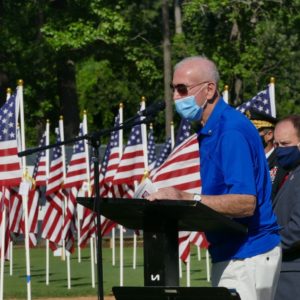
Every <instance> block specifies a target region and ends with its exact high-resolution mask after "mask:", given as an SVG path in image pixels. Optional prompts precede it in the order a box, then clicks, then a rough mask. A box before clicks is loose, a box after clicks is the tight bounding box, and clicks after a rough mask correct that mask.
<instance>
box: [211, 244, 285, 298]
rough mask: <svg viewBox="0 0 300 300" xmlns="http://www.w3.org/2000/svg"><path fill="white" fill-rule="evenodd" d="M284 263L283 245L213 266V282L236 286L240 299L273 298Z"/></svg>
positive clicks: (225, 285) (218, 284)
mask: <svg viewBox="0 0 300 300" xmlns="http://www.w3.org/2000/svg"><path fill="white" fill-rule="evenodd" d="M280 266H281V246H277V247H275V248H273V249H272V250H270V251H268V252H266V253H263V254H260V255H256V256H253V257H250V258H246V259H239V260H236V259H235V260H230V261H224V262H219V263H214V264H213V265H212V285H213V286H214V287H226V288H228V289H236V291H237V292H238V293H239V295H240V298H241V300H273V299H274V295H275V291H276V287H277V282H278V278H279V272H280Z"/></svg>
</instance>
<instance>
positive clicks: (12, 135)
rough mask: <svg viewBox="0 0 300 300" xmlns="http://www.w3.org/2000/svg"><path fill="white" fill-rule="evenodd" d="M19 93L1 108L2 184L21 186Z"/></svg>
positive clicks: (0, 165)
mask: <svg viewBox="0 0 300 300" xmlns="http://www.w3.org/2000/svg"><path fill="white" fill-rule="evenodd" d="M17 118H18V103H17V95H16V94H14V95H12V96H11V97H10V98H9V99H8V100H7V102H6V103H5V104H4V105H3V106H2V107H1V108H0V185H1V186H19V184H20V183H21V179H22V170H21V161H20V159H19V157H18V155H17V153H18V145H17V132H16V123H17Z"/></svg>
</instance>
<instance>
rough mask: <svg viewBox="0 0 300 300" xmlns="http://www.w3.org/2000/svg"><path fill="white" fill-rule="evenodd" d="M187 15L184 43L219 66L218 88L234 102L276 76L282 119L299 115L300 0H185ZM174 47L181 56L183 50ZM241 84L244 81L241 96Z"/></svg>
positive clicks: (246, 96)
mask: <svg viewBox="0 0 300 300" xmlns="http://www.w3.org/2000/svg"><path fill="white" fill-rule="evenodd" d="M183 11H184V32H185V39H184V40H183V41H182V42H183V43H185V41H186V40H188V41H190V42H189V43H190V44H192V45H195V46H196V50H197V52H198V53H199V54H202V53H203V54H205V55H207V56H208V57H210V58H212V59H213V60H214V61H215V62H216V63H217V65H218V67H219V70H220V73H221V82H220V87H221V88H222V87H223V86H224V85H225V84H228V85H229V87H230V95H231V100H232V103H233V104H235V105H236V104H238V103H240V102H242V101H245V100H248V99H249V98H251V97H253V96H254V95H255V94H256V93H257V92H258V91H259V90H261V89H263V88H265V86H266V85H267V84H268V83H269V80H270V77H275V78H276V79H277V80H276V83H277V84H276V103H277V111H278V113H279V116H283V115H285V114H288V113H292V112H295V113H296V112H298V113H299V106H297V105H296V104H297V99H299V92H300V85H299V84H298V82H299V75H298V74H299V71H300V70H299V64H295V63H294V62H295V61H297V60H298V59H299V54H300V52H299V51H300V50H299V46H298V45H299V26H298V25H299V11H300V6H299V1H289V2H288V3H287V2H278V1H237V0H236V1H215V0H210V1H203V0H193V1H185V2H184V5H183ZM191 40H192V42H191ZM175 46H176V48H175V49H176V50H177V52H178V53H179V56H180V51H179V50H178V49H180V48H183V46H182V44H180V43H179V45H178V44H175ZM189 50H190V51H191V54H193V53H194V52H195V51H194V50H193V48H192V47H189ZM177 52H175V53H176V54H177V55H178V53H177ZM237 80H240V82H241V83H242V87H241V90H240V91H239V94H236V88H235V84H236V81H237ZM291 99H294V100H291ZM298 101H299V100H298ZM287 102H288V103H287ZM298 103H299V102H298Z"/></svg>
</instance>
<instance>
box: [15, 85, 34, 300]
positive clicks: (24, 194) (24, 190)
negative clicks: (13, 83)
mask: <svg viewBox="0 0 300 300" xmlns="http://www.w3.org/2000/svg"><path fill="white" fill-rule="evenodd" d="M17 99H18V101H19V108H20V123H21V151H24V150H25V121H24V100H23V80H18V87H17ZM22 169H23V178H22V183H21V185H20V191H19V193H20V194H21V195H22V204H23V213H24V225H25V230H24V231H25V232H24V234H25V256H26V282H27V299H28V300H31V275H30V253H29V251H30V250H29V229H28V192H29V188H30V186H29V182H28V174H27V167H26V157H25V156H24V157H22Z"/></svg>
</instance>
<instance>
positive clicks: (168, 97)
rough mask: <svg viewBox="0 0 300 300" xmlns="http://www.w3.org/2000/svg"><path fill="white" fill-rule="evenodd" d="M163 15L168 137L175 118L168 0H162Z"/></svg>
mask: <svg viewBox="0 0 300 300" xmlns="http://www.w3.org/2000/svg"><path fill="white" fill-rule="evenodd" d="M162 17H163V52H164V97H165V102H166V113H165V116H166V118H165V119H166V137H170V136H171V126H170V125H171V121H172V120H173V101H172V94H171V89H170V83H171V80H172V66H171V43H170V28H169V6H168V0H163V2H162Z"/></svg>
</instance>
